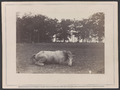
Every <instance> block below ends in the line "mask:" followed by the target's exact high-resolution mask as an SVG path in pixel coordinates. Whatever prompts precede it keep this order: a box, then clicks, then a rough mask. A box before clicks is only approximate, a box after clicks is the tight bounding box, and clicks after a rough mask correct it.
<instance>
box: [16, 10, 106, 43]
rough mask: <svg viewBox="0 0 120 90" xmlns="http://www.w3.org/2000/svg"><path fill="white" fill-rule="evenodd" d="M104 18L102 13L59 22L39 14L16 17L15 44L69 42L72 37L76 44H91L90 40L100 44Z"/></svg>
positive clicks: (102, 36) (102, 37) (102, 35)
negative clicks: (75, 39)
mask: <svg viewBox="0 0 120 90" xmlns="http://www.w3.org/2000/svg"><path fill="white" fill-rule="evenodd" d="M104 18H105V16H104V13H103V12H97V13H95V14H93V15H91V16H90V17H89V18H87V19H82V20H75V19H73V20H71V19H61V20H60V21H59V20H58V19H56V18H55V19H52V18H49V17H47V16H45V15H41V14H38V15H29V14H25V15H24V16H22V17H19V15H17V16H16V31H17V43H24V42H25V43H41V42H57V41H63V42H66V41H68V42H70V39H71V38H72V36H74V37H75V38H77V42H80V40H82V42H88V41H89V42H92V39H95V40H96V41H98V42H101V41H103V39H104ZM53 39H54V41H53ZM71 42H72V41H71Z"/></svg>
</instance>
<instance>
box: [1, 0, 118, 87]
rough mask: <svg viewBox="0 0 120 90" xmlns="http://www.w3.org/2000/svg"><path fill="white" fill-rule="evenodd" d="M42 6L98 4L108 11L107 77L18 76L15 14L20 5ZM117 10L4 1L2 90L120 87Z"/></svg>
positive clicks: (105, 4)
mask: <svg viewBox="0 0 120 90" xmlns="http://www.w3.org/2000/svg"><path fill="white" fill-rule="evenodd" d="M39 4H45V5H61V4H63V5H66V4H71V5H77V4H78V5H79V4H81V5H85V4H86V5H96V8H97V7H98V5H99V6H100V5H101V7H104V9H106V13H105V74H103V75H94V74H91V75H90V74H82V75H80V74H70V75H68V74H37V75H30V74H19V75H18V74H16V62H15V60H16V43H15V41H16V25H15V24H16V19H15V17H16V16H15V15H16V14H15V13H16V10H17V9H19V8H20V7H21V5H24V6H26V5H27V6H28V7H29V6H31V5H39ZM24 9H25V8H24ZM117 9H118V8H117V2H77V1H76V2H51V3H50V2H2V46H3V48H2V50H3V51H2V53H3V59H2V61H3V63H2V65H3V88H118V28H117V27H118V23H117V20H118V12H117ZM108 30H109V31H108ZM50 77H51V78H50Z"/></svg>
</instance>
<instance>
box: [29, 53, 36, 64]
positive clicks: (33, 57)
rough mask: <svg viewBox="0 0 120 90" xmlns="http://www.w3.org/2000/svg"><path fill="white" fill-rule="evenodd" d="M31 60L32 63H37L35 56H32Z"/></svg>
mask: <svg viewBox="0 0 120 90" xmlns="http://www.w3.org/2000/svg"><path fill="white" fill-rule="evenodd" d="M30 59H31V61H32V63H35V61H36V59H35V54H34V55H32V57H31V58H30Z"/></svg>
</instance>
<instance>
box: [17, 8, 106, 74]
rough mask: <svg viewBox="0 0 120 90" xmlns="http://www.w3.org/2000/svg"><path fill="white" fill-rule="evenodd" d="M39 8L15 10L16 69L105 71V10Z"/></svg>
mask: <svg viewBox="0 0 120 90" xmlns="http://www.w3.org/2000/svg"><path fill="white" fill-rule="evenodd" d="M38 8H40V9H39V10H37V11H32V10H31V11H30V12H29V11H25V12H16V33H17V34H16V37H17V40H16V67H17V68H16V70H17V73H66V74H67V73H78V74H89V73H91V74H104V67H105V66H104V39H105V36H104V33H105V31H104V28H105V25H104V22H105V20H104V18H105V14H104V12H102V11H93V12H92V11H87V12H86V11H82V9H83V8H79V12H80V14H78V13H77V12H76V11H75V10H74V9H72V10H70V11H68V9H69V7H68V6H65V8H68V9H66V10H64V11H63V8H61V7H57V8H55V10H53V8H52V7H49V9H47V10H48V11H49V12H47V11H44V10H42V9H41V8H43V7H38ZM68 13H69V14H68ZM73 13H74V14H73ZM81 13H82V14H81ZM71 14H73V15H72V16H71ZM69 15H70V17H69Z"/></svg>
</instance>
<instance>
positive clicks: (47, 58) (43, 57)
mask: <svg viewBox="0 0 120 90" xmlns="http://www.w3.org/2000/svg"><path fill="white" fill-rule="evenodd" d="M72 59H73V55H72V53H71V52H70V51H65V50H64V51H59V50H58V51H40V52H39V53H37V54H35V55H33V56H32V60H33V61H34V63H35V64H37V65H44V64H45V63H59V64H62V63H64V62H67V64H68V65H69V66H72Z"/></svg>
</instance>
